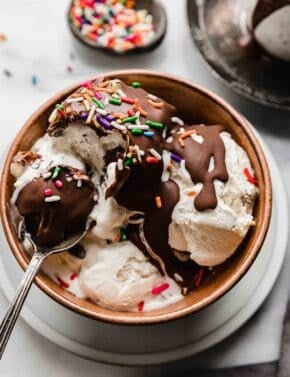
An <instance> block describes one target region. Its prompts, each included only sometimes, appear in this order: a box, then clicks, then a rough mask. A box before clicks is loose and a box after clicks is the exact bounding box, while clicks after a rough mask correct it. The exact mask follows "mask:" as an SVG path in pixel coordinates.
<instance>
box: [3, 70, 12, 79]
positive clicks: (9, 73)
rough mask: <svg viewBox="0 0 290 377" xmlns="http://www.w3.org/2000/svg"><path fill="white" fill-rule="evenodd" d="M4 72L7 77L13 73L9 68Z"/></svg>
mask: <svg viewBox="0 0 290 377" xmlns="http://www.w3.org/2000/svg"><path fill="white" fill-rule="evenodd" d="M3 74H4V75H5V76H6V77H12V73H11V71H10V70H9V69H3Z"/></svg>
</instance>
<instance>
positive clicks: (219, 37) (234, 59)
mask: <svg viewBox="0 0 290 377" xmlns="http://www.w3.org/2000/svg"><path fill="white" fill-rule="evenodd" d="M254 5H255V1H253V0H188V1H187V12H188V22H189V26H190V30H191V33H192V36H193V40H194V42H195V44H196V46H197V48H198V50H199V51H200V53H201V55H202V56H203V58H204V59H205V61H206V62H207V65H208V67H209V68H210V70H211V72H212V73H213V74H214V75H215V76H216V77H217V78H219V79H220V80H221V81H222V82H223V83H224V84H225V85H226V86H227V87H229V88H231V89H233V90H234V91H236V92H237V93H239V94H242V95H244V96H245V97H247V98H249V99H251V100H253V101H256V102H258V103H261V104H263V105H267V106H271V107H274V108H279V109H284V110H290V63H286V62H283V61H280V60H278V59H275V58H273V57H271V56H270V55H267V54H266V53H265V52H263V51H262V50H255V51H253V49H252V50H251V51H250V50H249V48H245V47H243V46H242V45H243V41H245V40H246V39H249V28H248V22H249V19H250V16H251V12H252V10H253V7H254Z"/></svg>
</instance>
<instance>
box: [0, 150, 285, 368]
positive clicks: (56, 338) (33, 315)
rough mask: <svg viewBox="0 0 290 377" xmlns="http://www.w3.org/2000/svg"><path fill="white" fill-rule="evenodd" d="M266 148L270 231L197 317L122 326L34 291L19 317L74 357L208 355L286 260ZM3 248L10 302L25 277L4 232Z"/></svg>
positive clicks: (281, 212) (281, 202)
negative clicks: (239, 273) (242, 271)
mask: <svg viewBox="0 0 290 377" xmlns="http://www.w3.org/2000/svg"><path fill="white" fill-rule="evenodd" d="M264 149H265V150H266V152H267V160H268V162H269V165H270V170H271V175H272V180H273V182H274V188H273V191H274V197H273V213H272V219H271V223H270V229H269V232H268V235H267V238H266V240H265V243H264V245H263V248H262V250H261V252H260V254H259V256H258V257H257V259H256V261H255V263H254V264H253V266H252V267H251V268H250V270H249V271H248V273H247V274H246V275H245V276H244V277H243V278H242V279H241V281H240V282H239V283H238V284H237V285H236V286H235V287H234V288H233V289H232V290H231V291H230V292H229V293H227V294H226V295H225V296H224V297H222V298H221V299H220V300H218V301H217V302H216V303H214V304H213V305H211V306H209V307H208V308H206V309H204V310H202V311H201V312H199V313H196V314H194V315H191V316H189V317H186V318H183V319H181V320H178V321H174V322H171V323H167V324H160V325H154V326H150V325H148V326H139V327H137V326H118V325H114V324H106V323H102V322H98V321H94V320H91V319H88V318H85V317H82V316H80V315H78V314H76V313H74V312H72V311H69V310H68V309H66V308H64V307H62V306H61V305H59V304H58V303H56V302H54V301H53V300H52V299H50V298H49V297H48V296H47V295H45V294H44V293H43V292H41V291H40V290H39V289H38V288H37V287H36V286H33V287H32V290H31V292H30V294H29V297H28V300H27V302H26V305H25V307H24V309H23V311H22V314H21V315H22V317H23V319H24V320H25V321H26V322H27V323H28V324H29V325H30V326H31V327H32V328H34V329H35V330H36V331H37V332H38V333H40V334H42V335H43V336H44V337H46V338H47V339H49V340H50V341H51V342H53V343H55V344H57V345H59V346H60V347H62V348H64V349H66V350H68V351H70V352H73V353H75V354H77V355H79V356H82V357H84V358H88V359H92V360H96V361H101V362H106V363H110V364H118V365H145V364H157V363H164V362H168V361H174V360H178V359H181V358H185V357H187V356H191V355H194V354H196V353H198V352H201V351H203V350H206V349H207V348H209V347H211V346H213V345H214V344H216V343H218V342H220V341H221V340H223V339H225V338H226V337H227V336H229V335H230V334H232V333H233V332H234V331H236V330H237V329H238V328H239V327H240V326H241V325H242V324H244V323H245V322H246V321H247V320H248V319H249V318H250V317H251V316H252V315H253V314H254V313H255V312H256V311H257V309H258V308H259V307H260V306H261V304H262V303H263V301H264V300H265V299H266V297H267V296H268V294H269V293H270V291H271V289H272V287H273V285H274V283H275V281H276V279H277V277H278V274H279V271H280V269H281V266H282V262H283V259H284V256H285V251H286V245H287V239H288V212H287V206H286V205H285V203H286V202H287V198H286V194H285V190H284V187H283V184H282V180H281V177H280V174H279V171H278V168H277V166H276V164H275V162H274V160H273V157H272V155H271V153H270V152H269V151H268V150H267V148H265V147H264ZM277 193H279V195H277ZM277 230H279V237H277ZM0 246H1V253H0V284H1V287H2V289H3V292H4V293H5V295H6V296H7V297H8V298H9V299H11V298H12V296H13V294H14V292H15V289H16V286H17V284H18V283H19V281H20V278H21V276H22V274H23V272H22V270H21V269H20V267H19V266H18V264H17V263H15V259H14V257H13V255H12V253H11V252H10V250H9V246H8V245H7V242H6V240H5V237H4V235H3V232H2V230H1V237H0ZM237 298H238V299H237ZM124 340H126V341H124Z"/></svg>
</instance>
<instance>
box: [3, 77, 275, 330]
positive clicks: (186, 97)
mask: <svg viewBox="0 0 290 377" xmlns="http://www.w3.org/2000/svg"><path fill="white" fill-rule="evenodd" d="M104 76H105V78H120V79H122V80H124V81H126V82H132V81H140V82H141V83H142V86H143V87H144V88H145V89H147V90H148V91H149V92H151V93H154V94H156V95H158V96H160V97H163V98H165V99H166V100H167V101H169V102H171V103H173V104H174V105H175V106H176V107H177V108H178V109H179V115H180V116H182V117H183V118H184V119H187V120H188V121H191V122H193V123H198V122H203V123H206V124H216V123H220V124H223V125H224V126H225V127H226V129H227V130H229V131H230V132H231V133H232V135H233V137H234V138H235V140H236V141H237V142H238V143H239V144H240V145H242V146H243V148H245V149H246V151H247V152H248V155H249V157H250V160H251V163H252V166H253V168H254V170H255V173H256V176H257V179H258V181H259V190H260V194H259V197H258V199H257V202H256V206H255V219H256V226H255V227H253V228H252V229H251V230H250V231H249V233H248V235H247V237H246V239H245V241H244V242H243V244H242V245H241V247H240V248H239V250H238V251H237V252H236V253H235V255H234V257H232V258H231V259H230V261H228V262H227V263H226V265H225V266H224V267H222V268H219V269H218V272H217V273H216V275H215V277H214V279H213V278H209V279H206V280H205V281H204V282H203V284H202V285H201V286H200V287H199V288H198V289H196V290H195V291H194V292H192V293H191V294H189V295H188V296H186V297H185V298H184V299H183V300H181V301H180V302H178V303H175V304H173V305H171V306H168V307H166V308H163V309H159V310H155V311H151V312H143V313H126V312H117V311H112V310H108V309H104V308H102V307H99V306H97V305H95V304H93V303H91V302H89V301H86V300H81V299H79V298H76V297H75V296H73V295H72V294H71V293H69V292H67V291H65V290H64V289H62V288H61V287H60V286H58V285H57V284H56V283H54V282H53V281H51V280H50V279H49V278H48V277H47V276H45V275H44V274H43V273H42V272H40V273H39V275H38V277H37V278H36V284H37V285H38V286H39V287H40V288H41V289H42V290H43V291H44V292H45V293H46V294H48V295H49V296H50V297H51V298H53V299H54V300H55V301H57V302H59V303H60V304H61V305H63V306H65V307H66V308H69V309H71V310H73V311H75V312H76V313H79V314H82V315H85V316H87V317H90V318H94V319H97V320H102V321H107V322H113V323H116V324H135V325H137V324H153V323H160V322H165V321H169V320H174V319H177V318H181V317H183V316H185V315H188V314H191V313H195V312H197V311H199V310H201V309H203V308H205V307H206V306H208V305H210V304H212V303H213V302H215V301H216V300H217V299H219V298H220V297H221V296H223V295H224V294H225V293H227V292H228V291H229V290H230V289H231V288H232V287H233V286H234V285H235V284H236V283H237V282H238V281H239V280H240V279H241V278H242V277H243V276H244V275H245V273H246V272H247V270H248V269H249V268H250V267H251V265H252V263H253V262H254V260H255V258H256V257H257V255H258V254H259V251H260V250H261V246H262V245H263V242H264V240H265V236H266V234H267V231H268V226H269V222H270V218H271V209H272V189H271V178H270V174H269V168H268V165H267V161H266V159H265V156H264V153H263V150H262V148H261V146H260V143H259V141H258V140H257V138H256V136H255V134H254V133H253V131H252V129H251V128H250V127H249V125H248V123H247V121H246V120H245V119H244V118H243V117H242V116H241V115H240V114H239V113H238V112H237V111H235V110H234V109H233V108H232V107H231V106H230V105H229V104H227V103H226V102H225V101H223V100H222V99H221V98H219V97H218V96H216V95H215V94H213V93H211V92H210V91H208V90H206V89H203V88H201V87H199V86H197V85H194V84H192V83H191V82H188V81H186V80H183V79H180V78H178V77H174V76H172V75H169V74H167V75H166V74H160V73H157V72H152V71H143V70H128V71H116V72H110V73H107V74H106V75H104ZM94 78H95V77H94ZM94 78H93V79H94ZM79 85H80V84H79V83H77V84H75V85H73V86H72V87H70V88H68V89H65V90H62V91H61V92H60V93H58V94H57V95H55V96H54V97H53V98H51V99H50V100H48V101H47V102H46V103H45V104H43V105H42V106H41V107H40V108H39V109H38V110H37V111H36V112H35V113H34V114H33V115H32V116H31V117H30V118H29V119H28V121H27V122H26V123H25V124H24V126H23V128H22V129H21V131H20V132H19V134H18V135H17V137H16V138H15V140H14V142H13V143H12V146H11V147H10V150H9V152H8V155H7V158H6V161H5V164H4V170H3V173H2V179H1V186H0V192H1V194H0V195H1V196H0V209H1V218H2V223H3V227H4V231H5V234H6V237H7V240H8V242H9V245H10V247H11V250H12V252H13V254H14V256H15V258H16V259H17V262H18V263H19V264H20V266H21V267H22V268H23V269H26V267H27V264H28V261H29V258H28V256H27V254H26V253H25V251H24V249H23V246H22V244H21V242H20V241H19V240H18V238H17V234H16V231H15V229H14V226H13V224H12V219H11V214H10V209H9V203H10V198H11V194H12V191H13V177H12V176H11V175H10V172H9V166H10V163H11V160H12V158H13V156H14V155H15V154H16V153H17V152H18V151H21V150H27V149H29V148H30V147H31V146H32V144H33V143H34V142H35V141H36V140H37V139H38V138H39V137H40V136H42V135H43V134H44V133H45V131H46V128H47V123H48V122H47V119H48V115H49V113H50V112H51V110H52V109H53V107H54V105H55V104H56V103H59V102H61V101H62V100H63V99H64V98H65V97H67V96H68V95H69V94H70V93H72V92H73V91H74V90H75V89H76V88H77V87H78V86H79ZM237 299H238V298H237Z"/></svg>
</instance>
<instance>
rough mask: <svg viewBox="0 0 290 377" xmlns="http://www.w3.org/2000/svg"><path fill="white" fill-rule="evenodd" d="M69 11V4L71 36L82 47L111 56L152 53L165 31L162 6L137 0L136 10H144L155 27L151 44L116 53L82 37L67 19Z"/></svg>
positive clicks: (164, 13) (152, 1) (155, 2)
mask: <svg viewBox="0 0 290 377" xmlns="http://www.w3.org/2000/svg"><path fill="white" fill-rule="evenodd" d="M70 9H71V4H70V7H69V9H68V12H67V20H68V25H69V28H70V31H71V32H72V34H73V36H74V37H75V38H77V39H78V40H79V41H80V42H82V43H83V44H84V45H86V46H88V47H90V48H91V49H94V50H97V51H103V52H105V53H108V54H112V55H119V56H125V55H133V54H139V53H143V52H149V51H152V50H153V49H155V48H156V47H157V46H159V44H160V43H161V42H162V40H163V38H164V36H165V34H166V30H167V15H166V12H165V9H164V7H163V5H161V4H160V3H159V2H157V1H155V0H137V2H136V9H146V10H148V12H149V13H150V14H152V16H153V23H154V25H155V35H154V37H153V39H152V40H151V42H150V43H149V44H148V45H146V46H137V47H134V48H132V49H130V50H127V51H116V50H114V49H112V48H110V47H105V46H99V45H98V44H97V43H95V42H94V41H91V40H89V39H88V38H86V37H85V36H84V35H82V34H81V33H80V31H79V29H78V28H77V27H76V26H75V25H74V24H73V22H72V21H71V19H70V17H69V15H70Z"/></svg>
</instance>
